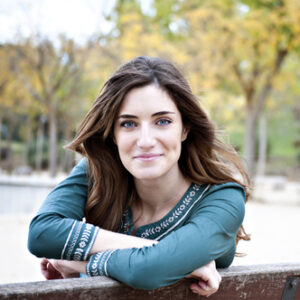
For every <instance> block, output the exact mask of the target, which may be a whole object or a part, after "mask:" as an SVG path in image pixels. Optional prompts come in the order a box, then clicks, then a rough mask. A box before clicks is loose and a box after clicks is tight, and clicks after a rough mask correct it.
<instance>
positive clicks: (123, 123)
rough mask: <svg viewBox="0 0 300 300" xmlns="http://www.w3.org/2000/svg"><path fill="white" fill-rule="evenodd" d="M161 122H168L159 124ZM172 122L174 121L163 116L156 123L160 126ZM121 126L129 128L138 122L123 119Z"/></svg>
mask: <svg viewBox="0 0 300 300" xmlns="http://www.w3.org/2000/svg"><path fill="white" fill-rule="evenodd" d="M161 122H166V123H167V124H159V123H161ZM171 123H172V121H171V120H170V119H167V118H162V119H159V120H157V121H156V122H155V124H157V125H158V126H167V125H169V124H171ZM128 124H130V125H133V126H128ZM120 126H121V127H124V128H127V129H129V128H133V127H134V126H137V124H136V122H134V121H123V122H121V123H120Z"/></svg>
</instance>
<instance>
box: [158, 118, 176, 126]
mask: <svg viewBox="0 0 300 300" xmlns="http://www.w3.org/2000/svg"><path fill="white" fill-rule="evenodd" d="M170 123H172V122H171V121H170V120H169V119H160V120H158V121H157V123H156V124H157V125H159V126H166V125H169V124H170Z"/></svg>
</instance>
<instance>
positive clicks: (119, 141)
mask: <svg viewBox="0 0 300 300" xmlns="http://www.w3.org/2000/svg"><path fill="white" fill-rule="evenodd" d="M115 143H116V145H117V148H118V151H119V153H120V154H121V153H126V152H128V151H129V150H130V148H131V146H132V141H131V139H130V136H123V135H117V136H116V137H115Z"/></svg>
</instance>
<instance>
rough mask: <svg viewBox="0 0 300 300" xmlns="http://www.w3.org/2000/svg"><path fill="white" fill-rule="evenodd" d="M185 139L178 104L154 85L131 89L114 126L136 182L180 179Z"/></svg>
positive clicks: (121, 150)
mask: <svg viewBox="0 0 300 300" xmlns="http://www.w3.org/2000/svg"><path fill="white" fill-rule="evenodd" d="M186 136H187V132H186V130H185V129H184V128H183V124H182V120H181V115H180V112H179V110H178V109H177V107H176V105H175V103H174V102H173V100H172V99H171V98H170V97H169V95H168V94H167V93H166V92H165V91H163V90H162V89H160V88H159V87H157V86H155V85H148V86H145V87H140V88H134V89H132V90H131V91H130V92H129V93H128V94H127V95H126V96H125V98H124V100H123V103H122V105H121V107H120V110H119V113H118V115H117V119H116V121H115V124H114V139H115V143H116V145H117V147H118V151H119V155H120V159H121V161H122V163H123V165H124V167H125V168H126V169H127V170H128V171H129V172H130V173H131V174H132V175H133V176H134V177H135V179H141V180H145V179H157V178H162V177H164V176H167V178H170V179H171V178H172V176H177V175H178V172H179V167H178V159H179V157H180V153H181V142H182V141H183V140H184V139H185V138H186Z"/></svg>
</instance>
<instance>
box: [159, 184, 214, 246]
mask: <svg viewBox="0 0 300 300" xmlns="http://www.w3.org/2000/svg"><path fill="white" fill-rule="evenodd" d="M209 187H210V185H208V186H207V187H206V188H205V190H204V191H203V192H202V193H201V195H200V196H199V197H198V199H197V200H196V201H195V202H194V203H193V204H192V205H191V206H190V208H189V209H188V210H187V211H186V213H185V214H184V215H183V216H182V217H181V219H180V220H178V221H177V222H176V223H175V224H174V225H173V226H171V227H170V228H169V229H168V230H167V231H166V232H164V233H163V234H161V235H160V236H158V237H157V238H155V240H160V239H161V238H162V237H164V236H165V235H166V234H168V233H169V232H170V231H171V230H173V228H174V227H176V226H177V225H178V224H179V223H180V222H181V220H182V219H184V218H185V216H186V215H187V214H188V213H189V212H190V210H191V209H192V208H193V207H194V206H195V204H196V203H197V202H198V201H199V200H200V199H201V198H202V196H203V194H204V193H205V192H206V191H207V190H208V189H209Z"/></svg>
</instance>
